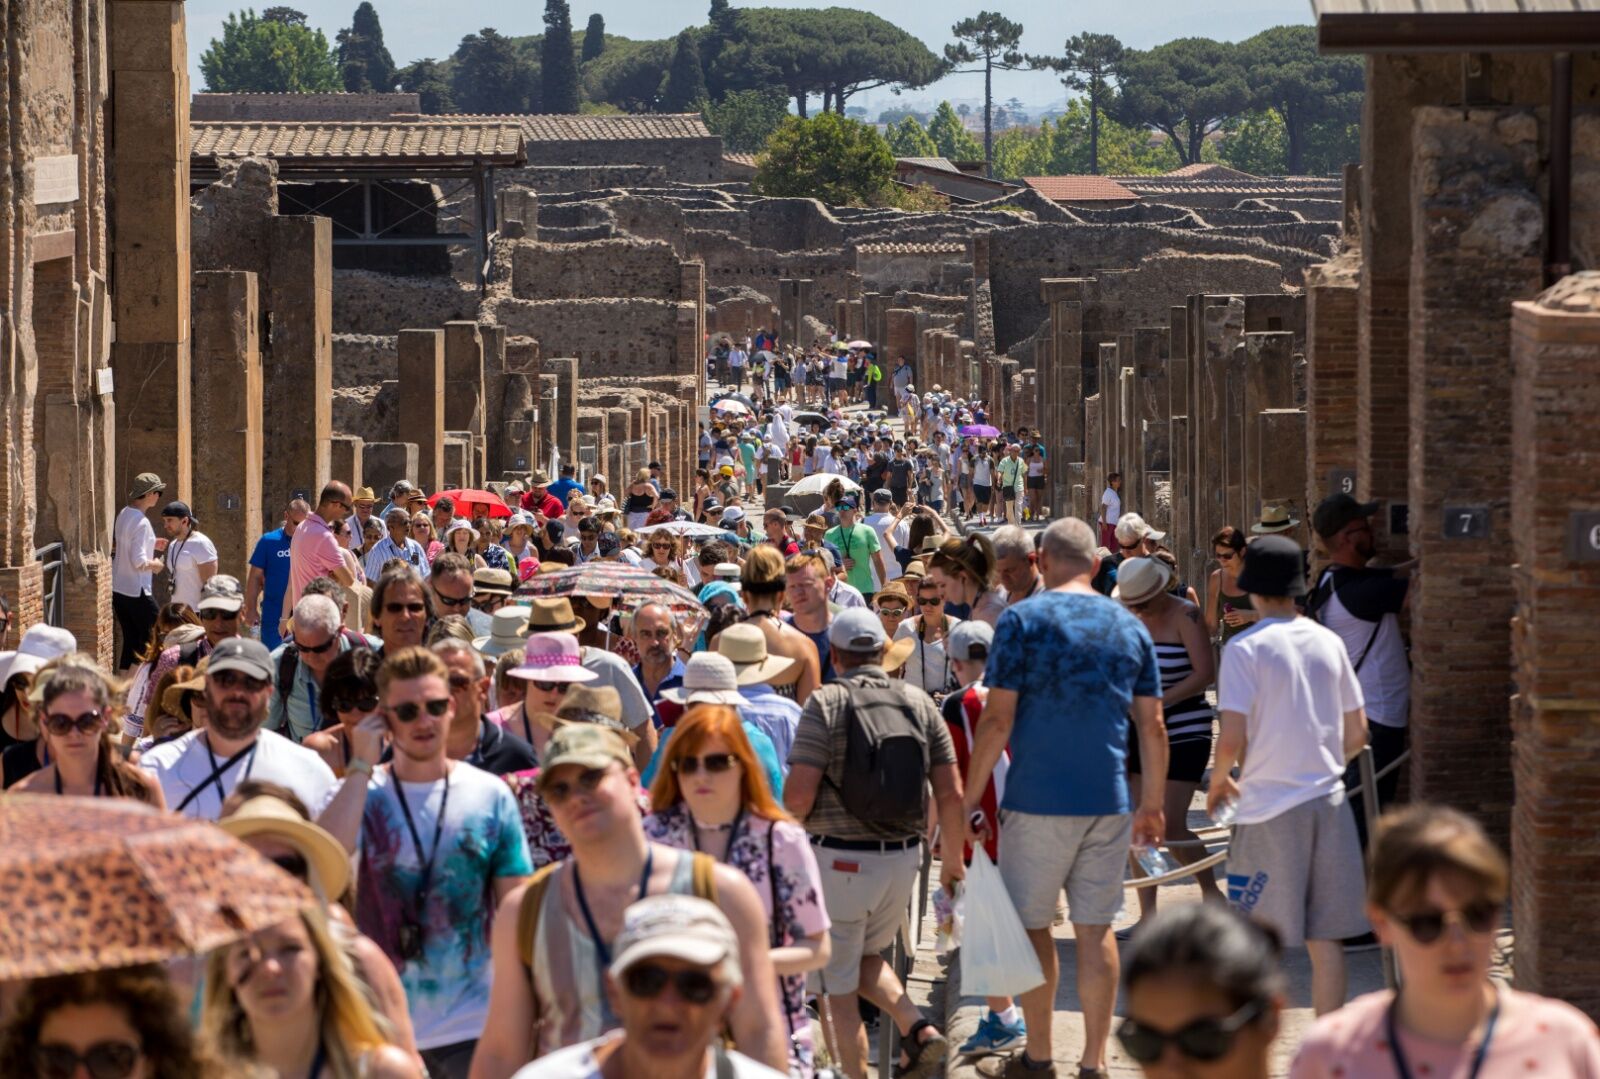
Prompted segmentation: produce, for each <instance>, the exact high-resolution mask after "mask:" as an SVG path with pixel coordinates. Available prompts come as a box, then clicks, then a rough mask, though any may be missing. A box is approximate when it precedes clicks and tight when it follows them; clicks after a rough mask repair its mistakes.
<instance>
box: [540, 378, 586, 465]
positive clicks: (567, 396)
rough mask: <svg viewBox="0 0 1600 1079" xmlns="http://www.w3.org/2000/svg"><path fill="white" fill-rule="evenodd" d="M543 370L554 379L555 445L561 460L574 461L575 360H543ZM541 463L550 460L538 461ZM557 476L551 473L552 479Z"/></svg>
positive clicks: (576, 405)
mask: <svg viewBox="0 0 1600 1079" xmlns="http://www.w3.org/2000/svg"><path fill="white" fill-rule="evenodd" d="M542 370H543V371H544V373H545V374H547V375H554V376H555V379H556V396H555V445H556V450H557V452H558V453H560V454H561V460H562V461H563V462H566V461H574V460H577V457H578V361H577V359H576V358H574V357H571V356H559V357H553V358H548V359H546V360H544V362H543V367H542ZM539 464H540V467H541V468H542V467H544V466H546V465H548V464H549V462H548V461H541V462H540V463H539ZM555 478H556V477H554V476H551V477H550V479H551V480H552V481H553V480H555Z"/></svg>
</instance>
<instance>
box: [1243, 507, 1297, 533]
mask: <svg viewBox="0 0 1600 1079" xmlns="http://www.w3.org/2000/svg"><path fill="white" fill-rule="evenodd" d="M1299 526H1300V520H1299V518H1297V517H1295V516H1294V514H1292V513H1291V512H1290V511H1289V507H1288V506H1286V505H1284V504H1283V503H1281V502H1268V503H1267V504H1266V505H1264V506H1262V507H1261V520H1259V521H1257V522H1256V523H1255V524H1253V525H1251V526H1250V531H1252V532H1254V533H1255V534H1256V535H1258V536H1270V535H1274V534H1275V533H1278V532H1288V531H1289V530H1290V529H1293V528H1298V527H1299Z"/></svg>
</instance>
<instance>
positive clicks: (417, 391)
mask: <svg viewBox="0 0 1600 1079" xmlns="http://www.w3.org/2000/svg"><path fill="white" fill-rule="evenodd" d="M398 348H399V353H400V409H399V411H400V421H399V422H400V437H401V438H403V439H405V440H406V441H407V442H415V443H416V444H417V475H416V476H415V477H412V478H414V479H415V480H416V482H417V484H418V486H420V487H421V488H422V489H423V490H424V491H427V492H429V493H430V494H431V493H433V492H435V491H438V490H441V489H442V488H443V487H444V478H445V469H444V402H443V398H444V331H443V330H401V331H400V335H399V342H398ZM391 482H392V481H391Z"/></svg>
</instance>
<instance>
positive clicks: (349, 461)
mask: <svg viewBox="0 0 1600 1079" xmlns="http://www.w3.org/2000/svg"><path fill="white" fill-rule="evenodd" d="M365 448H366V440H365V439H362V438H360V437H358V436H356V435H334V436H333V437H332V438H331V439H329V440H328V471H329V473H330V474H331V475H332V476H333V478H334V479H336V480H343V481H344V482H345V483H348V484H349V485H350V489H351V490H352V491H353V490H355V489H356V488H357V487H361V486H364V485H365V484H366V480H365V479H363V478H362V472H363V469H362V464H363V461H362V456H363V451H364V450H365Z"/></svg>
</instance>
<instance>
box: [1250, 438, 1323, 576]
mask: <svg viewBox="0 0 1600 1079" xmlns="http://www.w3.org/2000/svg"><path fill="white" fill-rule="evenodd" d="M1251 426H1252V427H1253V428H1254V429H1255V431H1256V436H1255V442H1256V444H1257V445H1259V446H1260V448H1261V452H1260V454H1259V455H1258V456H1257V458H1256V463H1255V465H1254V471H1253V472H1252V473H1251V475H1250V476H1249V480H1250V485H1251V488H1252V490H1254V491H1255V492H1256V497H1257V501H1258V502H1260V503H1263V504H1265V503H1267V502H1280V503H1288V504H1289V505H1290V506H1291V507H1292V512H1293V514H1294V516H1296V517H1298V518H1299V519H1300V527H1299V528H1298V529H1297V530H1296V531H1295V532H1293V533H1291V535H1292V536H1293V537H1294V539H1296V540H1297V541H1299V543H1300V545H1301V546H1302V547H1306V548H1308V549H1309V548H1310V546H1311V534H1312V533H1311V510H1313V509H1315V508H1316V507H1315V506H1312V507H1311V508H1310V509H1307V508H1306V506H1305V504H1304V503H1303V502H1302V501H1301V499H1302V498H1304V497H1305V496H1304V494H1303V492H1304V491H1305V489H1306V484H1307V482H1308V481H1307V479H1306V455H1305V452H1304V448H1303V447H1304V446H1305V444H1306V412H1305V410H1304V409H1300V408H1267V409H1262V410H1261V411H1260V412H1256V413H1252V414H1251Z"/></svg>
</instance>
